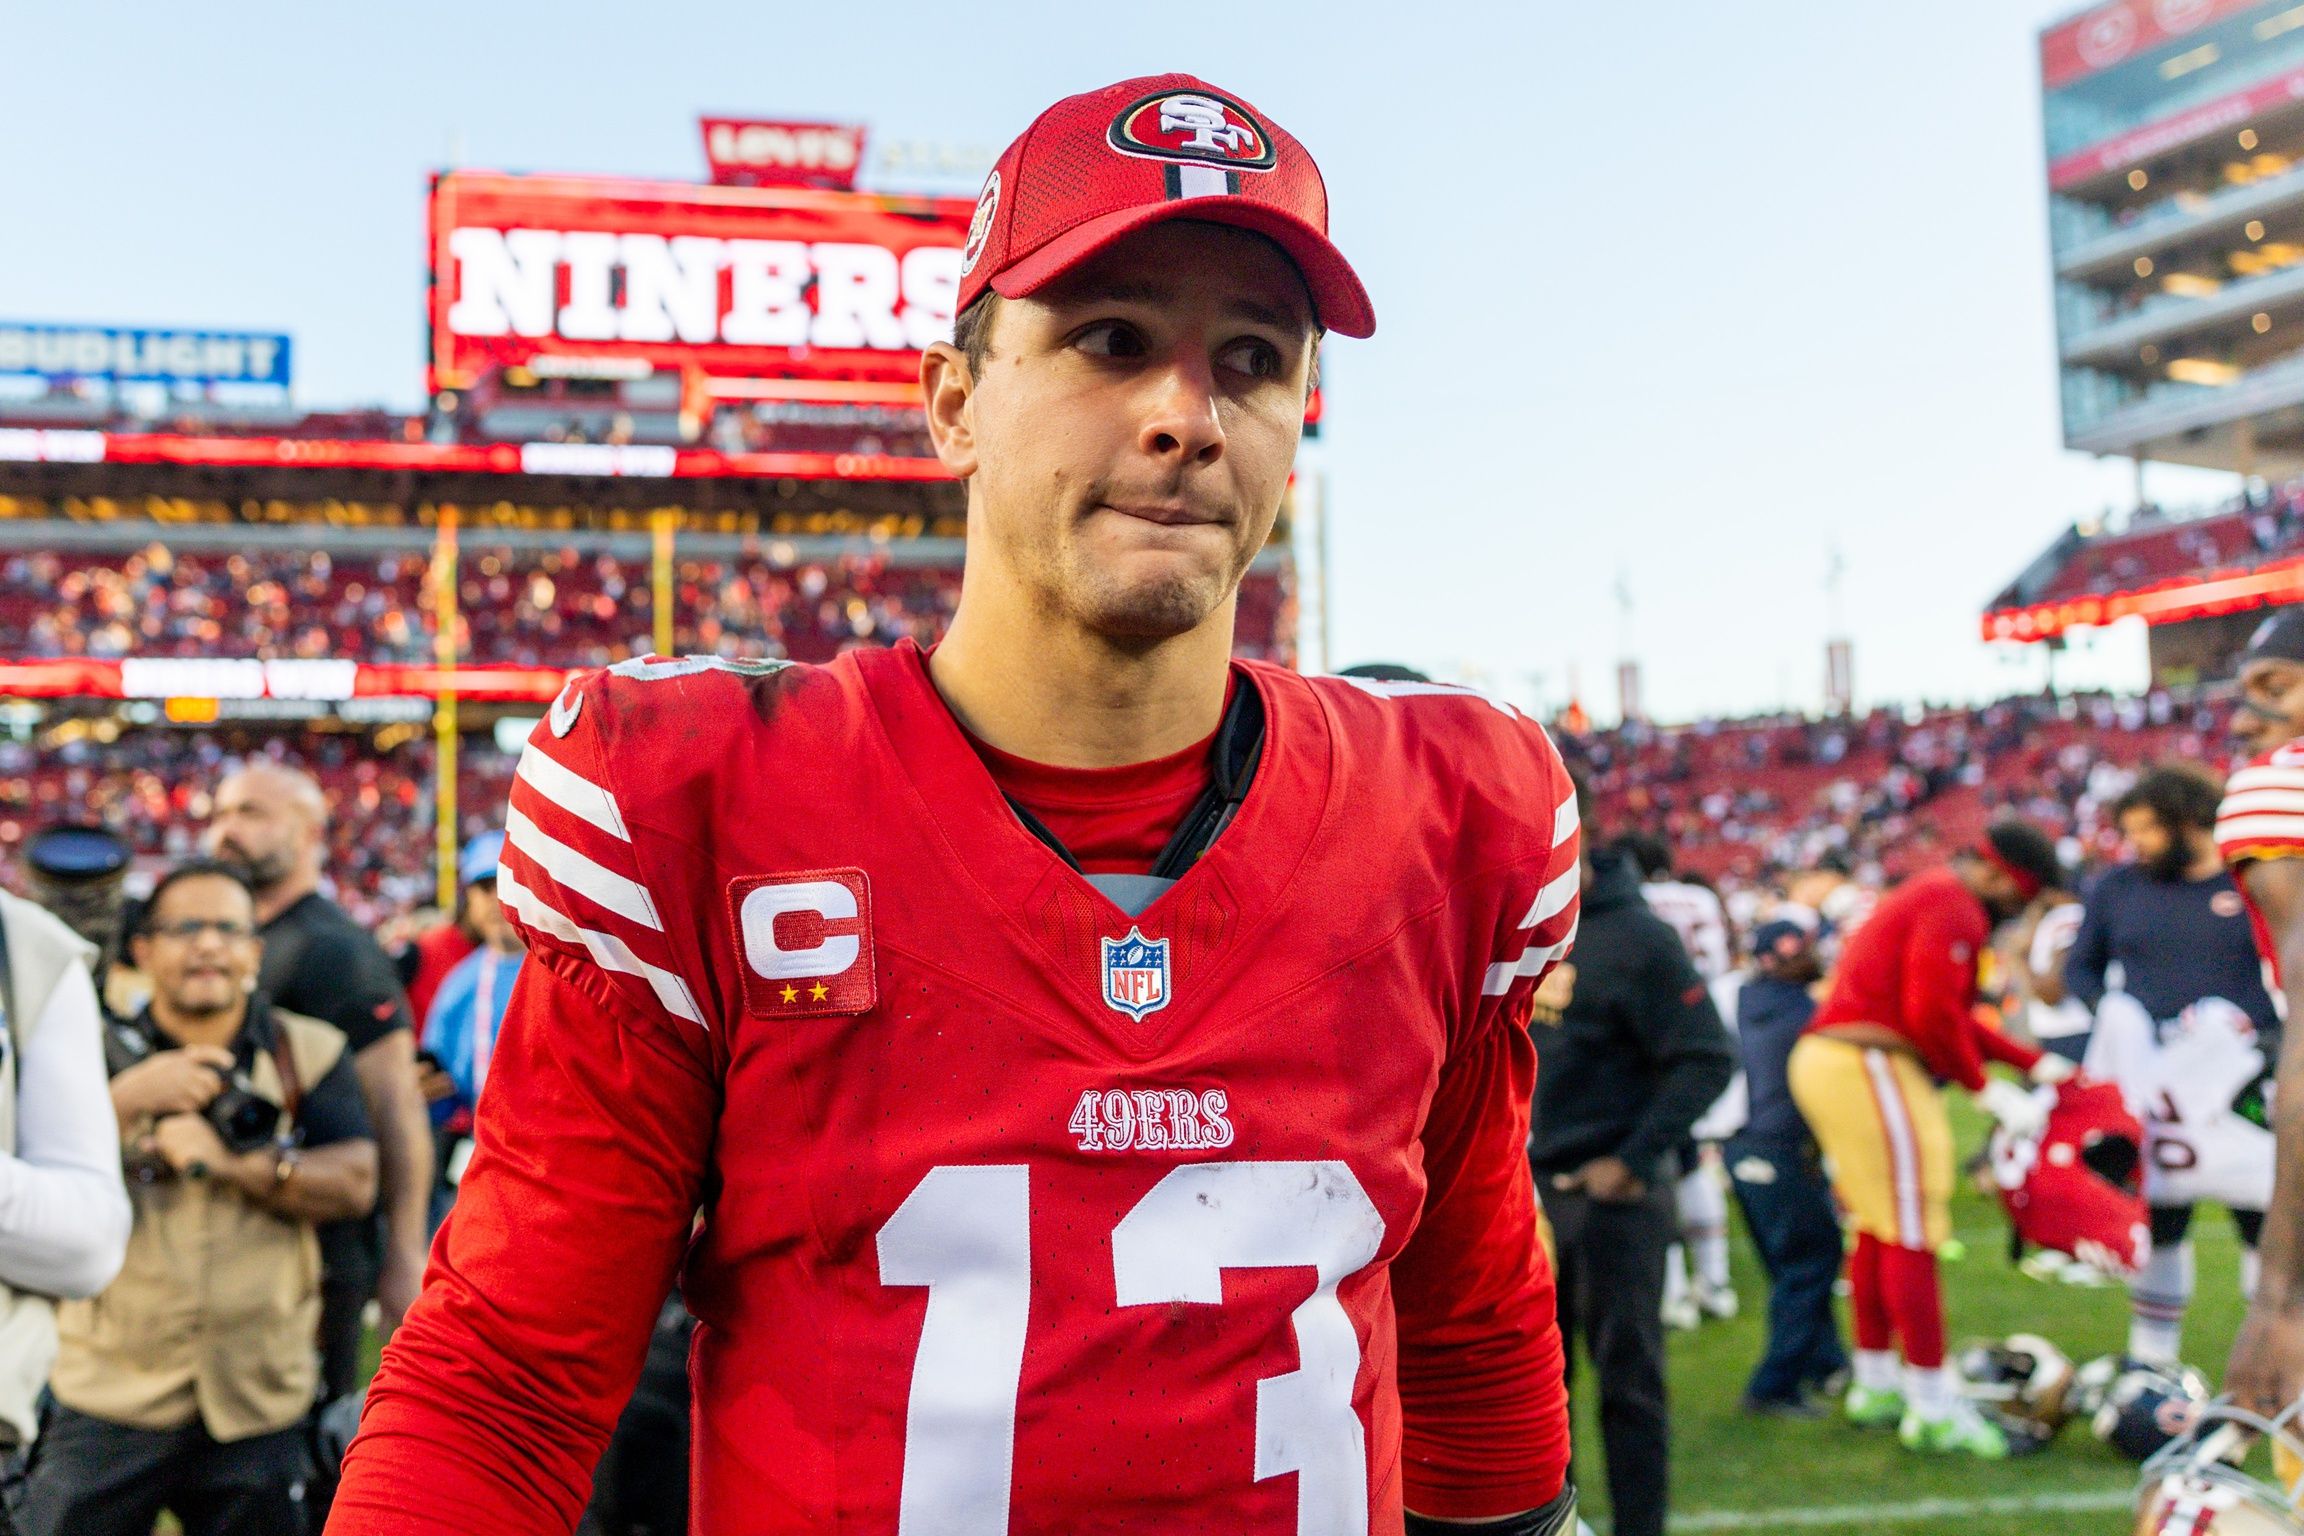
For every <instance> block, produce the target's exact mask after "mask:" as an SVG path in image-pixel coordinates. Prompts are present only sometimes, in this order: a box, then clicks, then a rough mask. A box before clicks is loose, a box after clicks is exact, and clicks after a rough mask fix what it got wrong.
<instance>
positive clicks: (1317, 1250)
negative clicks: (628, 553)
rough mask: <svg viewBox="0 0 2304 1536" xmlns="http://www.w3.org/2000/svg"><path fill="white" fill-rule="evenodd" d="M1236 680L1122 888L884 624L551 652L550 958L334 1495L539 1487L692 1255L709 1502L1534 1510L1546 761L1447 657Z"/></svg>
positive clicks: (710, 1526) (484, 1503)
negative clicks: (1137, 907) (1377, 679)
mask: <svg viewBox="0 0 2304 1536" xmlns="http://www.w3.org/2000/svg"><path fill="white" fill-rule="evenodd" d="M1235 677H1236V679H1238V681H1239V682H1240V683H1241V684H1242V685H1244V686H1253V687H1255V688H1256V689H1257V690H1258V692H1259V696H1260V698H1261V701H1262V703H1263V705H1264V709H1265V715H1266V722H1267V723H1266V734H1265V739H1264V746H1263V754H1262V759H1261V764H1260V766H1259V768H1258V771H1257V775H1256V778H1255V781H1254V784H1253V786H1252V788H1251V790H1250V792H1249V794H1248V796H1247V799H1246V801H1245V803H1244V804H1243V805H1242V807H1241V809H1240V811H1239V813H1238V815H1237V818H1236V819H1235V820H1234V821H1233V823H1232V824H1231V826H1230V827H1229V828H1228V829H1227V830H1226V831H1225V832H1224V833H1223V835H1222V836H1220V837H1219V838H1218V839H1217V840H1216V842H1215V843H1214V845H1213V846H1212V847H1211V848H1210V850H1209V851H1208V853H1207V854H1206V855H1205V856H1204V857H1203V858H1201V859H1200V861H1199V862H1198V863H1197V864H1196V865H1194V866H1193V867H1192V869H1191V870H1190V871H1189V872H1188V873H1186V874H1185V875H1184V877H1183V878H1182V880H1181V881H1180V882H1178V883H1177V884H1176V885H1175V886H1174V887H1173V888H1171V889H1170V890H1168V891H1167V892H1166V893H1165V894H1163V895H1162V896H1161V897H1160V898H1159V899H1158V900H1157V901H1155V902H1154V903H1153V904H1152V905H1150V906H1149V907H1148V908H1146V909H1145V910H1144V911H1143V912H1142V913H1141V914H1140V915H1138V916H1135V917H1130V916H1128V915H1127V914H1125V913H1123V912H1122V911H1121V910H1120V909H1119V908H1118V907H1116V906H1113V905H1112V904H1111V903H1110V902H1108V901H1107V900H1106V899H1105V898H1104V897H1103V895H1102V894H1101V893H1100V892H1098V891H1097V890H1096V889H1095V888H1094V887H1093V886H1091V885H1090V884H1089V883H1088V882H1087V881H1085V880H1084V879H1083V878H1082V877H1081V876H1079V875H1078V874H1077V873H1075V872H1074V871H1073V870H1072V869H1070V868H1069V867H1068V866H1066V865H1065V864H1064V863H1063V862H1062V861H1060V860H1059V859H1058V858H1057V857H1056V856H1055V855H1054V854H1053V853H1052V852H1051V851H1050V850H1049V849H1048V848H1047V847H1046V846H1044V845H1043V844H1042V843H1040V842H1039V841H1038V840H1037V839H1036V838H1034V837H1033V836H1032V835H1031V833H1030V832H1029V831H1028V830H1027V829H1026V828H1025V827H1024V826H1023V825H1022V824H1021V823H1020V822H1019V821H1018V820H1017V818H1016V816H1015V815H1014V814H1013V813H1012V812H1011V810H1010V809H1009V807H1008V806H1007V804H1006V803H1005V802H1004V801H1003V800H1002V799H1001V797H1000V795H999V793H998V792H997V790H996V789H995V787H994V785H993V782H992V780H991V777H990V775H989V774H988V773H987V771H986V769H985V767H984V765H983V763H982V762H981V761H980V760H979V759H978V757H977V755H976V754H975V752H974V751H973V750H972V749H971V748H970V746H969V744H968V742H967V740H966V738H965V736H964V735H963V734H962V732H961V730H960V728H959V726H958V724H957V723H956V722H955V721H954V720H953V718H952V716H951V714H950V712H949V711H948V710H947V709H946V707H945V706H944V704H943V702H942V700H941V699H940V698H939V697H938V695H937V694H936V692H935V690H934V686H933V684H932V683H931V682H930V680H929V677H928V672H927V666H926V660H925V657H924V655H923V654H922V653H921V652H920V651H919V650H918V649H917V648H916V647H913V646H911V645H909V644H906V645H904V646H901V647H899V648H897V649H895V650H890V651H858V652H854V653H851V654H849V655H847V656H844V657H842V658H841V659H839V660H838V661H836V662H834V663H832V664H830V665H828V666H824V667H803V666H789V667H786V666H773V665H759V664H750V665H747V664H732V663H724V662H716V661H708V660H704V659H695V660H688V661H675V662H667V661H649V662H644V663H627V664H625V665H623V666H620V667H617V668H614V669H611V671H610V672H609V673H606V674H594V675H591V676H589V677H587V678H585V679H581V680H579V681H578V682H577V683H575V684H572V685H571V687H570V689H569V690H568V691H567V692H566V693H564V694H563V695H562V697H561V699H560V701H559V702H558V703H557V704H556V705H555V706H554V707H553V710H552V712H551V715H550V717H549V718H548V719H547V721H546V722H545V723H544V724H542V725H540V726H538V728H537V730H536V732H535V735H534V736H533V738H532V739H531V741H530V743H529V745H528V748H527V750H526V752H525V754H524V755H523V757H522V760H521V765H520V770H519V775H518V778H517V781H516V783H515V787H514V789H513V792H512V800H511V809H510V816H509V821H508V830H509V845H508V847H507V849H506V853H505V863H504V872H503V876H502V878H501V883H500V889H501V891H502V894H503V896H504V898H505V903H506V907H507V910H508V911H509V912H511V913H512V915H513V916H514V917H515V918H516V919H517V921H518V922H519V924H520V925H521V928H522V930H523V932H524V933H525V934H526V936H527V939H528V941H529V943H530V945H531V954H532V955H533V957H534V958H535V959H536V960H537V961H538V962H540V963H538V964H535V965H531V966H528V967H526V968H525V969H524V970H523V972H522V975H521V981H520V985H519V989H518V990H517V992H516V993H515V995H514V998H513V1002H512V1008H511V1013H510V1015H509V1016H508V1017H507V1019H506V1021H505V1025H504V1030H503V1034H502V1037H501V1039H500V1042H499V1044H498V1046H497V1051H496V1057H495V1061H494V1065H493V1068H492V1071H491V1086H490V1090H489V1092H488V1094H487V1095H486V1096H485V1098H484V1100H483V1103H482V1106H481V1111H480V1117H479V1127H478V1136H477V1141H478V1150H477V1152H476V1154H475V1156H474V1158H473V1161H472V1164H471V1167H470V1170H469V1172H468V1173H467V1175H466V1178H465V1181H464V1183H463V1186H462V1189H461V1194H460V1199H459V1203H458V1205H457V1208H456V1211H455V1214H454V1216H453V1217H452V1218H451V1220H450V1221H449V1223H448V1225H447V1226H446V1227H445V1228H444V1229H443V1232H442V1234H441V1237H440V1239H439V1241H438V1242H437V1243H436V1245H435V1247H434V1251H433V1257H432V1267H431V1271H430V1273H429V1275H428V1277H427V1281H426V1286H425V1290H424V1293H423V1296H422V1298H421V1299H420V1300H419V1301H418V1303H417V1305H416V1307H415V1308H414V1309H413V1310H412V1311H411V1312H410V1313H409V1315H408V1320H407V1322H406V1324H405V1325H404V1326H403V1327H402V1328H401V1330H400V1332H399V1333H398V1334H397V1336H396V1337H395V1338H394V1340H393V1343H392V1345H391V1347H390V1348H389V1349H388V1350H387V1352H386V1355H385V1361H384V1365H383V1368H382V1370H381V1372H380V1373H379V1375H378V1377H377V1379H376V1382H375V1384H374V1386H373V1388H372V1389H371V1392H370V1395H369V1398H368V1406H367V1411H366V1417H365V1420H364V1423H363V1427H362V1433H361V1435H360V1437H359V1439H358V1440H357V1441H356V1442H355V1444H354V1448H353V1451H352V1453H351V1456H350V1459H349V1462H348V1465H347V1469H346V1477H345V1483H344V1487H343V1491H342V1492H341V1493H340V1495H339V1496H338V1499H337V1502H336V1506H335V1516H334V1519H333V1521H332V1522H331V1525H330V1530H331V1531H332V1532H338V1533H343V1532H351V1533H358V1536H376V1533H395V1536H396V1533H401V1532H416V1531H423V1532H425V1533H428V1536H430V1533H438V1532H444V1531H445V1532H473V1533H482V1532H485V1533H487V1536H505V1533H520V1532H530V1531H554V1532H559V1531H565V1530H567V1529H568V1528H569V1526H570V1525H571V1524H572V1523H573V1521H574V1519H575V1517H576V1514H577V1512H578V1510H579V1508H580V1507H581V1505H582V1503H583V1501H584V1499H585V1497H586V1495H587V1493H588V1492H589V1488H590V1482H591V1474H592V1467H593V1463H594V1460H595V1459H596V1458H597V1456H598V1453H599V1451H600V1448H601V1446H602V1444H603V1443H604V1441H605V1439H606V1436H607V1433H608V1430H609V1427H610V1425H611V1423H612V1422H613V1420H614V1418H615V1416H616V1413H617V1411H618V1410H619V1408H620V1407H621V1406H622V1403H623V1400H624V1397H625V1395H626V1394H627V1393H628V1392H629V1390H630V1387H631V1384H632V1382H633V1380H634V1378H635V1376H636V1375H637V1373H638V1368H639V1363H640V1359H641V1354H642V1350H643V1348H644V1345H645V1341H646V1336H647V1333H648V1328H649V1324H650V1322H651V1321H652V1319H653V1318H654V1316H655V1312H656V1308H657V1303H658V1301H659V1299H660V1298H661V1296H662V1295H663V1292H664V1289H665V1287H666V1286H667V1285H668V1283H669V1282H670V1281H671V1280H672V1279H673V1278H674V1273H675V1269H676V1267H680V1266H681V1263H682V1260H683V1259H685V1265H684V1268H681V1269H680V1278H681V1281H682V1284H683V1287H684V1290H685V1294H686V1298H687V1301H688V1304H689V1306H690V1308H691V1309H692V1310H693V1311H694V1312H695V1314H696V1315H697V1317H698V1319H699V1326H698V1329H697V1332H696V1344H695V1351H694V1357H693V1361H692V1368H691V1377H692V1381H693V1385H694V1391H695V1396H696V1403H697V1410H698V1411H697V1416H696V1425H695V1441H694V1447H695V1448H694V1453H693V1468H692V1470H693V1478H692V1484H693V1490H694V1491H693V1505H692V1510H693V1514H692V1519H693V1521H694V1529H695V1530H697V1531H698V1532H701V1533H706V1536H712V1533H721V1532H738V1531H741V1532H746V1533H752V1532H769V1531H775V1532H785V1531H791V1532H801V1531H807V1532H820V1531H831V1530H838V1531H842V1532H851V1533H859V1536H928V1533H934V1536H1003V1533H1008V1532H1017V1533H1051V1536H1053V1533H1059V1532H1061V1533H1067V1536H1070V1533H1087V1532H1097V1533H1125V1532H1143V1533H1152V1532H1162V1533H1166V1532H1175V1531H1181V1530H1192V1531H1223V1532H1226V1533H1228V1536H1296V1533H1302V1536H1312V1533H1320V1536H1344V1533H1350V1536H1361V1533H1365V1532H1369V1531H1393V1532H1397V1531H1398V1530H1399V1529H1400V1520H1401V1509H1402V1507H1403V1502H1404V1501H1405V1503H1406V1505H1407V1506H1408V1507H1411V1508H1415V1509H1418V1510H1420V1511H1422V1512H1423V1513H1427V1514H1434V1515H1440V1516H1454V1517H1480V1516H1492V1515H1498V1514H1505V1513H1510V1512H1513V1511H1515V1510H1519V1509H1524V1508H1531V1507H1534V1506H1537V1505H1540V1504H1542V1503H1544V1502H1546V1501H1548V1500H1549V1499H1551V1498H1552V1497H1553V1496H1554V1495H1555V1494H1556V1493H1557V1492H1558V1491H1559V1488H1560V1486H1561V1482H1562V1478H1563V1474H1564V1470H1565V1464H1566V1459H1567V1423H1566V1412H1565V1402H1564V1394H1563V1390H1562V1381H1561V1356H1560V1343H1559V1336H1558V1332H1557V1329H1556V1325H1555V1321H1554V1300H1553V1293H1552V1281H1551V1277H1550V1274H1549V1271H1548V1270H1547V1268H1546V1267H1545V1263H1544V1260H1543V1258H1542V1255H1541V1252H1540V1250H1539V1249H1538V1247H1537V1244H1536V1239H1535V1230H1534V1228H1535V1209H1536V1207H1535V1199H1534V1191H1533V1188H1532V1186H1531V1183H1530V1177H1529V1172H1528V1164H1527V1160H1526V1156H1525V1152H1524V1145H1525V1140H1526V1136H1527V1126H1528V1101H1529V1095H1530V1092H1531V1089H1532V1087H1533V1083H1534V1076H1535V1060H1534V1050H1533V1046H1532V1045H1531V1043H1530V1041H1529V1038H1528V1035H1527V1032H1526V1029H1525V1027H1524V1025H1525V1016H1526V1012H1527V1008H1528V1002H1529V997H1530V994H1531V993H1532V992H1533V990H1534V987H1535V985H1536V983H1537V982H1538V981H1539V980H1540V979H1541V977H1542V976H1543V975H1544V973H1545V972H1546V971H1547V970H1549V969H1550V967H1551V965H1552V964H1553V963H1554V962H1555V961H1556V960H1557V959H1558V958H1559V957H1560V956H1561V955H1562V954H1564V953H1565V952H1566V950H1567V947H1568V945H1569V943H1570V942H1571V939H1572V936H1573V930H1574V927H1575V921H1576V900H1577V892H1578V888H1579V877H1578V864H1577V847H1576V805H1575V800H1574V795H1573V793H1572V791H1571V786H1570V784H1569V781H1568V778H1567V776H1566V773H1565V771H1564V769H1563V768H1562V767H1561V765H1560V762H1559V760H1558V758H1557V756H1556V754H1555V753H1554V752H1553V750H1552V747H1551V744H1550V742H1549V741H1548V740H1547V739H1546V738H1545V736H1544V734H1543V732H1542V730H1541V729H1540V728H1539V727H1537V726H1536V725H1534V724H1533V723H1531V722H1529V721H1527V720H1524V719H1522V718H1521V717H1519V716H1518V715H1517V714H1516V713H1514V712H1512V711H1510V710H1508V709H1506V708H1504V707H1502V706H1500V705H1497V704H1494V703H1492V702H1490V701H1488V700H1486V699H1485V698H1483V697H1481V696H1480V695H1478V694H1475V693H1471V692H1469V691H1467V690H1462V689H1455V688H1447V687H1441V686H1435V685H1415V684H1406V685H1399V684H1363V683H1356V682H1353V681H1347V680H1311V679H1306V678H1303V677H1299V676H1297V675H1296V674H1294V673H1291V672H1287V671H1285V670H1283V669H1280V668H1276V667H1270V666H1263V665H1256V664H1239V665H1238V666H1237V669H1236V672H1235ZM699 1208H701V1209H702V1211H703V1212H704V1219H703V1221H702V1223H701V1226H700V1228H699V1230H698V1232H697V1235H696V1237H695V1239H694V1241H693V1245H691V1242H690V1237H689V1228H690V1218H691V1215H692V1213H694V1212H695V1211H697V1210H698V1209H699Z"/></svg>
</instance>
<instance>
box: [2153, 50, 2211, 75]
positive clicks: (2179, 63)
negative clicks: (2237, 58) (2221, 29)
mask: <svg viewBox="0 0 2304 1536" xmlns="http://www.w3.org/2000/svg"><path fill="white" fill-rule="evenodd" d="M2222 57H2224V50H2223V49H2221V48H2219V47H2217V46H2216V45H2215V44H2214V43H2202V44H2201V45H2200V46H2199V47H2197V48H2191V49H2187V50H2186V51H2184V52H2183V53H2180V54H2177V55H2176V56H2175V57H2174V58H2172V59H2168V60H2165V61H2163V62H2162V64H2161V65H2160V78H2161V79H2163V80H2181V79H2182V78H2183V77H2184V76H2186V75H2189V74H2191V73H2193V72H2194V71H2196V70H2202V69H2206V68H2207V67H2208V66H2209V65H2211V64H2213V63H2215V62H2216V61H2217V60H2218V59H2220V58H2222Z"/></svg>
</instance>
